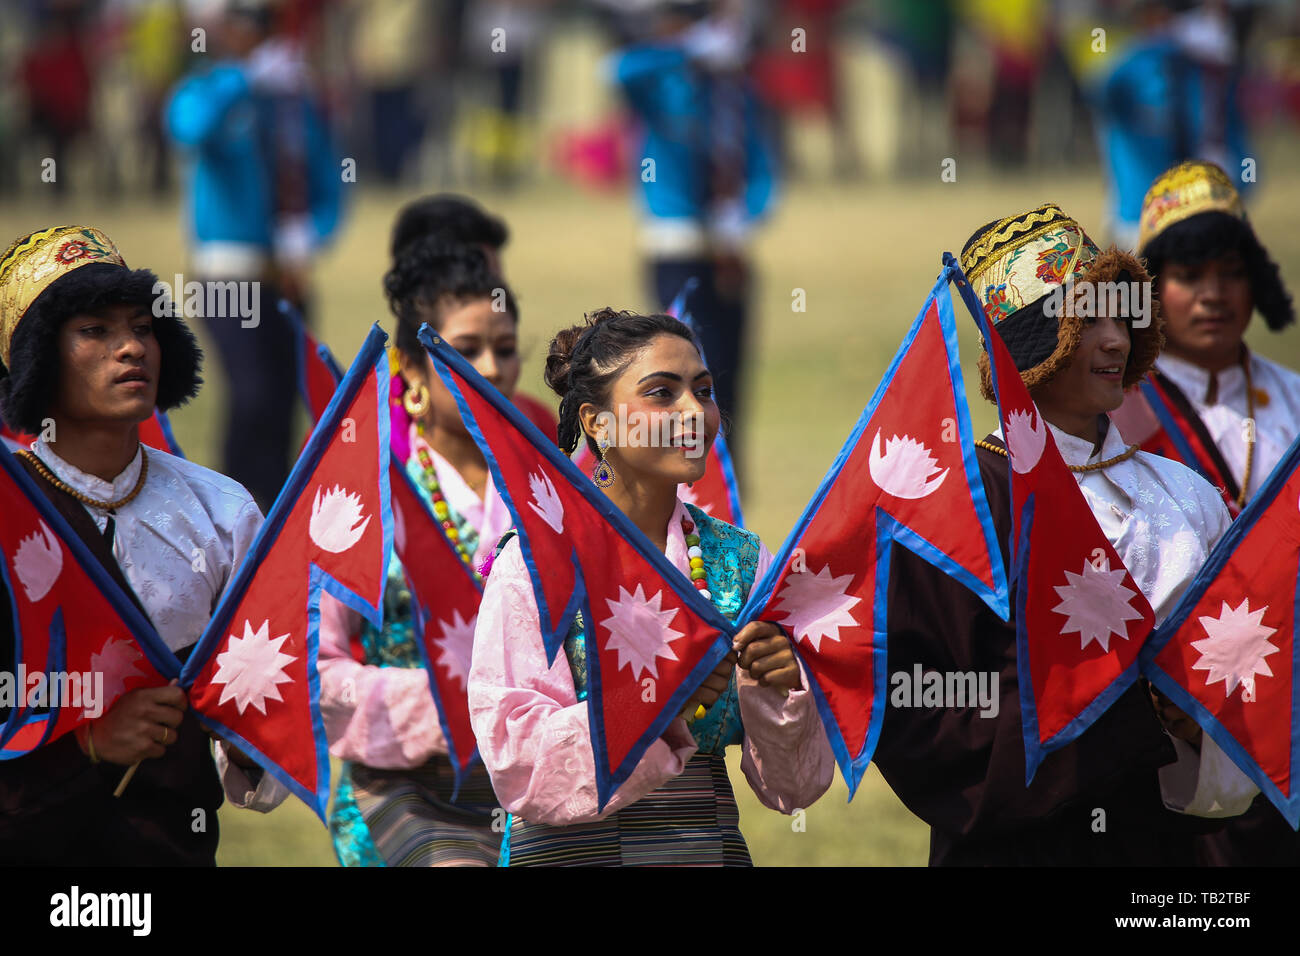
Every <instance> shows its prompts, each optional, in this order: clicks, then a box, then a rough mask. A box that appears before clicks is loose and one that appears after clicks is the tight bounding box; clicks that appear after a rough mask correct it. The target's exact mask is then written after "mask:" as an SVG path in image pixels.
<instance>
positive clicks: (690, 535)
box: [682, 515, 713, 601]
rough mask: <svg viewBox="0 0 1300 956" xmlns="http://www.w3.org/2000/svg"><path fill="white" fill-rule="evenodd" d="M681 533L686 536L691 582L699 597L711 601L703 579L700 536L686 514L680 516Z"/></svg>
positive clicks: (711, 598)
mask: <svg viewBox="0 0 1300 956" xmlns="http://www.w3.org/2000/svg"><path fill="white" fill-rule="evenodd" d="M682 534H684V535H685V536H686V556H687V557H688V558H690V560H691V583H692V584H694V585H695V589H696V590H697V591H699V592H700V596H701V597H703V598H704V599H705V600H706V601H711V600H713V595H712V594H710V593H709V585H708V583H707V581H705V578H706V577H707V576H708V572H706V571H705V570H704V552H703V551H702V550H700V536H699V535H698V534H696V533H695V522H694V521H692V520H691V519H690V518H689V517H688V516H686V515H683V516H682Z"/></svg>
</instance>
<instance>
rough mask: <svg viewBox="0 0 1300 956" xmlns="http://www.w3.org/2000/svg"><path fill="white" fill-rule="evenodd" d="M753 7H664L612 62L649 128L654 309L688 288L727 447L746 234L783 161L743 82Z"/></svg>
mask: <svg viewBox="0 0 1300 956" xmlns="http://www.w3.org/2000/svg"><path fill="white" fill-rule="evenodd" d="M752 15H753V11H752V9H750V8H748V7H746V6H745V5H744V4H740V3H736V2H732V0H714V2H681V0H657V2H656V3H654V4H653V5H652V9H651V11H650V15H649V16H648V17H647V18H646V19H645V20H643V21H641V22H642V23H644V24H645V27H646V29H645V30H644V32H643V33H642V35H641V36H640V38H639V39H637V40H634V41H633V42H631V43H630V44H629V45H628V46H626V47H625V48H624V49H622V50H621V51H620V52H619V53H618V54H617V55H616V57H615V60H614V62H613V74H614V76H615V78H616V80H617V82H618V84H619V85H620V86H621V88H622V90H623V92H624V94H625V95H626V97H627V100H628V103H629V104H630V106H631V108H632V111H633V113H634V115H635V117H636V119H637V120H638V122H639V123H640V124H641V126H642V128H643V131H644V141H643V143H642V144H641V146H640V148H639V149H638V150H637V151H636V152H635V153H634V154H633V155H635V156H636V157H637V169H636V175H637V179H638V181H639V183H640V189H641V207H642V224H641V248H642V251H643V252H644V254H645V256H646V259H647V262H648V265H649V271H650V279H651V288H652V289H653V294H654V298H655V301H656V302H657V303H658V304H659V306H660V307H661V308H667V307H668V306H669V304H670V303H671V302H672V301H673V299H674V298H675V297H676V296H677V294H678V293H679V292H680V291H681V290H682V288H683V287H684V286H685V285H686V282H687V280H688V279H692V278H695V279H698V280H699V287H698V288H697V290H696V292H695V294H694V295H693V296H692V297H691V299H690V301H689V302H688V303H687V306H688V307H689V309H690V310H691V314H692V316H693V317H694V319H695V326H696V328H697V330H698V334H699V339H700V344H701V346H702V347H703V349H704V354H705V355H706V356H707V357H708V361H709V368H710V370H711V371H712V372H713V374H714V376H715V378H714V381H715V395H716V398H717V403H718V407H719V409H721V411H722V415H723V420H724V421H725V422H728V423H729V424H730V425H731V429H729V430H728V432H727V434H728V442H729V443H730V446H731V449H732V454H733V455H736V454H737V444H736V438H735V437H733V436H734V435H735V434H736V429H737V426H736V422H737V421H738V419H739V416H740V414H741V406H742V389H741V382H742V372H743V368H744V363H745V359H746V356H747V354H748V353H747V347H748V337H749V305H750V300H751V293H752V285H753V281H752V276H751V269H750V265H749V258H748V254H747V247H748V242H749V238H750V236H751V234H752V232H753V229H754V226H755V224H756V223H757V221H758V220H759V218H760V217H761V216H762V215H763V214H764V213H765V212H767V210H768V209H769V207H770V206H771V203H772V201H773V195H774V193H775V190H776V179H777V173H776V157H775V151H774V149H773V148H772V145H771V143H770V137H769V136H768V135H767V128H766V127H767V120H766V116H765V113H764V111H763V107H762V104H761V103H760V101H759V100H758V98H757V97H756V96H755V95H754V92H753V89H752V84H751V83H750V81H749V77H748V74H747V70H748V63H749V57H750V52H751V50H750V47H751V44H752V41H753V35H754V29H755V24H754V22H753V20H752Z"/></svg>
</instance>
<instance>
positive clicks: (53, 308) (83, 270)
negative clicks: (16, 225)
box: [0, 226, 287, 866]
mask: <svg viewBox="0 0 1300 956" xmlns="http://www.w3.org/2000/svg"><path fill="white" fill-rule="evenodd" d="M156 281H157V277H156V276H155V275H154V274H153V273H152V272H149V271H148V270H144V269H139V270H134V271H133V270H131V269H129V268H127V266H126V263H125V262H124V261H123V259H122V256H121V254H120V253H119V252H118V250H117V247H116V246H115V245H114V244H113V242H112V240H110V239H109V238H108V237H107V236H106V235H104V233H102V232H100V231H99V230H98V229H94V228H91V227H88V226H62V227H56V228H51V229H43V230H40V231H39V232H34V233H32V234H30V235H28V236H24V237H22V238H20V239H18V240H16V241H15V242H14V243H12V244H11V245H10V246H9V248H8V249H7V250H6V251H5V252H4V254H3V255H2V256H0V362H2V363H3V364H0V412H3V415H4V418H5V421H6V423H7V424H8V425H9V426H10V427H11V428H14V429H16V430H20V431H24V432H27V433H29V434H35V435H39V436H40V437H39V438H38V439H37V440H36V441H35V442H33V443H32V446H31V448H30V450H21V451H19V452H17V455H18V456H19V458H20V460H21V464H22V466H23V467H24V468H25V469H26V470H27V472H28V473H29V474H30V475H31V476H32V478H33V479H34V480H35V483H36V485H37V487H38V488H39V489H40V491H41V492H42V493H44V494H45V496H46V497H47V498H49V500H50V502H51V503H52V504H53V505H54V507H55V508H56V509H57V510H58V511H59V512H60V513H61V514H62V515H63V517H64V518H65V519H66V520H67V522H68V524H69V525H70V526H71V527H72V529H73V531H74V532H75V533H76V534H77V536H78V537H80V538H81V539H82V540H83V542H84V543H85V544H86V546H87V548H88V549H89V551H90V553H91V554H92V555H93V556H94V557H95V558H96V559H98V561H99V563H100V564H101V565H102V566H103V568H104V570H105V571H106V572H107V574H108V575H109V577H110V578H112V579H113V580H114V581H115V582H116V583H117V584H118V585H119V587H120V588H121V589H122V592H123V593H124V595H125V597H126V599H128V600H130V601H131V602H132V603H134V604H135V605H136V606H137V607H138V608H139V609H140V610H141V611H143V612H144V614H145V616H146V617H147V618H148V619H149V621H150V622H151V623H152V624H153V626H154V627H155V628H156V630H157V632H158V634H159V636H160V637H161V638H162V640H163V642H164V643H165V644H166V646H167V648H169V649H170V650H171V651H172V652H173V653H175V654H177V655H178V656H180V657H184V656H185V655H186V654H188V653H189V652H190V650H191V648H192V647H193V645H194V644H195V643H196V642H197V641H198V639H199V637H200V636H201V635H202V633H203V631H204V628H205V627H206V626H207V624H208V621H209V619H210V617H211V615H212V611H213V610H214V608H215V607H216V605H217V601H218V599H219V598H220V596H221V593H222V591H223V590H224V589H225V587H226V585H227V583H228V582H229V581H230V579H231V577H232V575H233V573H234V571H235V569H236V568H238V566H239V563H240V561H241V560H242V558H243V556H244V554H245V553H246V552H247V550H248V548H249V546H250V545H251V544H252V542H253V539H254V537H255V536H256V534H257V531H258V529H259V528H260V527H261V524H262V514H261V512H260V511H259V510H258V508H257V505H256V503H254V501H253V499H252V497H251V496H250V495H249V494H248V492H247V491H245V490H244V488H243V487H241V486H240V485H239V484H238V483H237V482H235V481H233V480H231V479H229V478H227V477H225V476H224V475H219V474H217V473H216V472H213V471H209V470H208V469H206V468H203V467H200V466H199V465H196V464H193V463H192V462H189V461H186V460H185V459H183V458H178V457H175V456H173V455H169V454H167V453H166V452H163V451H159V450H157V449H154V448H149V449H146V448H145V446H144V445H142V444H141V442H140V440H139V426H140V424H141V423H142V422H144V421H146V420H147V419H149V417H150V416H151V415H153V413H154V409H155V407H157V408H160V409H163V410H166V409H169V408H174V407H176V406H177V405H181V404H184V403H185V402H186V401H188V400H189V399H190V398H192V397H193V396H194V395H195V394H196V393H197V392H198V389H199V385H200V382H201V380H200V378H199V367H200V362H201V358H202V356H201V353H200V351H199V348H198V345H197V343H196V342H195V339H194V336H193V334H192V333H191V332H190V330H189V329H188V328H187V327H186V326H185V323H184V322H183V320H181V319H180V318H179V317H176V316H173V315H171V314H167V313H164V314H163V315H157V314H156V311H155V310H154V308H153V306H154V304H155V300H156V298H157V292H156V288H155V283H156ZM0 454H9V451H8V450H7V449H3V450H0ZM4 560H6V561H7V562H16V563H14V564H11V566H12V567H17V566H18V564H21V563H22V562H21V561H19V559H18V557H17V556H16V555H5V556H4ZM10 601H11V598H10V596H9V595H8V594H7V593H6V591H5V590H4V589H3V588H0V662H5V661H9V660H11V659H12V657H13V650H14V642H13V636H14V635H13V634H12V630H11V621H12V618H11V612H10V607H9V605H10ZM68 639H69V641H75V640H76V639H77V635H76V634H69V635H68ZM127 653H130V652H129V651H128V652H127ZM106 656H107V654H106ZM99 666H102V667H103V669H104V670H105V671H106V672H108V673H106V675H105V676H106V680H105V692H106V693H107V692H108V688H109V679H111V678H112V677H113V668H112V665H111V664H101V665H99ZM132 673H143V672H142V671H140V670H139V669H138V668H136V667H135V664H133V663H131V662H130V660H128V661H126V662H125V664H124V666H119V668H118V669H117V673H116V676H117V678H118V679H127V678H128V677H129V676H130V675H131V674H132ZM120 689H121V688H118V690H120ZM216 754H217V765H218V767H219V768H220V771H219V770H218V767H214V765H213V756H212V753H211V743H210V740H209V737H208V735H207V734H206V733H205V732H204V730H203V729H202V727H201V726H200V725H199V723H198V721H197V720H196V719H195V718H194V716H193V714H192V712H191V711H190V710H189V709H188V708H187V706H186V698H185V693H184V692H183V691H182V690H180V689H179V688H178V687H171V686H168V687H152V688H137V689H134V690H131V691H128V692H126V693H124V694H122V695H121V696H120V697H118V698H117V699H116V700H115V701H114V702H113V703H112V705H111V706H109V707H108V708H107V709H106V710H105V712H104V713H103V715H102V716H100V717H98V719H94V720H88V721H86V722H84V723H82V724H81V725H80V726H79V727H78V728H77V729H76V730H75V731H74V732H70V733H68V734H66V735H65V736H63V737H61V738H59V739H57V740H54V741H52V742H51V743H49V744H47V745H45V746H42V747H39V748H38V749H36V750H35V751H33V752H31V753H29V754H27V755H25V756H22V757H19V758H17V759H12V760H5V761H0V858H3V861H4V862H6V863H28V864H32V863H41V864H60V865H65V866H68V865H78V864H97V865H168V866H178V865H207V866H211V865H214V864H215V861H216V848H217V836H218V828H217V818H216V812H217V807H218V806H220V804H221V801H222V784H223V782H224V785H225V792H226V796H227V798H229V799H230V800H231V801H232V802H234V803H237V804H241V805H245V806H253V807H255V808H257V809H263V810H266V809H270V808H271V807H273V806H275V805H276V804H278V803H279V802H280V801H281V800H283V798H284V797H285V796H286V795H287V791H286V790H285V789H284V788H283V787H281V786H280V785H279V784H278V783H276V781H275V780H274V779H273V778H271V777H270V776H269V775H267V776H265V777H264V778H263V776H262V772H261V770H260V768H257V767H255V766H254V765H253V764H252V763H251V762H250V761H248V760H247V758H246V757H244V756H243V755H242V754H239V753H238V752H237V751H228V750H227V747H226V745H225V744H220V745H218V747H217V750H216ZM229 759H233V760H235V761H238V762H239V764H241V765H243V766H244V767H245V768H246V769H241V767H240V766H237V765H235V764H231V763H228V760H229ZM136 764H138V765H139V766H138V768H137V769H136V770H135V772H134V774H133V776H132V778H131V780H130V782H129V784H130V785H129V786H127V787H126V789H125V790H123V791H122V792H121V795H120V796H116V795H115V794H114V790H115V789H120V786H121V783H122V781H123V779H124V776H125V775H126V774H127V773H128V768H131V767H133V766H134V765H136ZM200 815H201V816H200ZM200 819H201V820H202V825H201V826H199V825H196V823H197V822H198V821H199V820H200Z"/></svg>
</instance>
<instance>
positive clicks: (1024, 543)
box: [944, 254, 1155, 786]
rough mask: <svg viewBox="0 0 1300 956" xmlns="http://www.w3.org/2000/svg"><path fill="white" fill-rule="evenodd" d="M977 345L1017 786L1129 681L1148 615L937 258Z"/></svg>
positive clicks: (998, 340)
mask: <svg viewBox="0 0 1300 956" xmlns="http://www.w3.org/2000/svg"><path fill="white" fill-rule="evenodd" d="M944 262H945V264H949V267H950V268H951V269H952V270H953V276H954V278H955V279H956V281H957V286H958V288H959V289H960V290H961V293H962V296H963V298H964V300H965V302H966V305H967V306H968V307H969V309H970V312H971V315H972V316H973V317H974V319H975V323H976V324H977V325H978V326H979V329H980V334H981V335H982V336H983V339H984V345H985V348H986V349H987V351H988V356H989V365H990V367H991V371H992V378H993V389H994V391H995V392H996V393H997V399H998V416H999V420H1000V421H1001V423H1002V433H1003V435H1004V436H1005V438H1006V447H1007V453H1008V454H1007V458H1008V462H1007V473H1008V475H1009V480H1010V483H1011V529H1012V530H1011V564H1012V572H1011V581H1012V582H1014V583H1015V584H1016V608H1015V612H1016V613H1015V617H1016V660H1017V673H1018V676H1019V682H1020V711H1021V721H1022V724H1023V729H1024V737H1025V785H1026V786H1028V785H1029V783H1030V781H1032V780H1033V779H1034V773H1035V772H1036V771H1037V770H1038V765H1039V764H1040V763H1042V761H1043V758H1044V757H1046V756H1047V755H1048V754H1049V753H1051V752H1052V751H1054V750H1059V749H1060V748H1061V747H1064V746H1065V745H1066V744H1068V743H1070V742H1071V741H1073V740H1074V739H1075V738H1077V737H1078V736H1079V735H1080V734H1082V733H1083V732H1084V731H1085V730H1087V729H1088V727H1089V726H1091V724H1092V722H1093V721H1094V720H1096V719H1097V718H1098V717H1099V716H1100V715H1101V714H1102V713H1103V712H1104V711H1105V710H1106V708H1107V707H1109V706H1110V705H1111V704H1112V703H1113V702H1114V701H1115V699H1116V698H1117V697H1119V696H1120V694H1122V693H1123V692H1124V691H1125V690H1127V689H1128V686H1129V685H1130V684H1132V683H1133V681H1134V680H1136V679H1137V673H1138V652H1139V651H1141V649H1142V643H1143V641H1145V640H1146V637H1147V635H1148V634H1149V633H1150V632H1151V629H1152V628H1153V627H1154V626H1155V612H1154V611H1152V610H1151V605H1150V604H1149V603H1148V602H1147V599H1146V596H1145V595H1143V593H1142V591H1141V589H1140V588H1139V587H1138V586H1137V584H1136V583H1135V582H1134V581H1133V577H1132V575H1130V574H1129V572H1128V569H1127V568H1126V567H1124V562H1123V561H1121V560H1120V557H1119V555H1118V554H1117V553H1116V551H1115V549H1114V547H1112V546H1111V543H1110V541H1109V540H1107V538H1106V535H1105V534H1104V533H1103V532H1102V530H1101V526H1100V525H1099V524H1097V519H1096V517H1095V516H1094V515H1093V513H1092V509H1091V508H1090V507H1088V503H1087V501H1086V500H1085V499H1084V497H1083V492H1081V491H1080V490H1079V484H1078V482H1077V481H1075V478H1074V475H1073V474H1071V473H1070V469H1069V467H1068V466H1067V465H1066V464H1065V460H1064V459H1063V458H1062V457H1061V453H1060V452H1059V451H1058V450H1057V448H1056V442H1055V441H1054V440H1053V438H1052V434H1051V431H1050V430H1049V429H1048V427H1047V423H1046V422H1045V421H1043V418H1042V416H1041V415H1040V414H1039V412H1038V407H1037V406H1036V405H1035V404H1034V402H1033V400H1032V399H1031V398H1030V397H1029V390H1028V389H1027V388H1025V383H1024V381H1023V380H1022V379H1021V377H1020V373H1019V371H1017V369H1016V365H1015V362H1014V361H1013V360H1012V358H1011V353H1010V352H1008V351H1007V347H1006V345H1005V344H1004V343H1003V341H1002V336H1001V335H1000V334H993V332H991V331H990V328H989V325H988V322H987V320H986V318H985V315H984V310H983V309H982V308H981V307H980V305H979V302H978V300H976V298H975V296H974V294H973V293H972V292H971V291H970V285H969V283H968V282H967V281H966V277H965V275H964V274H963V273H962V272H961V270H960V268H958V267H957V266H956V261H955V260H954V259H953V258H952V256H950V255H948V254H945V255H944Z"/></svg>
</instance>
